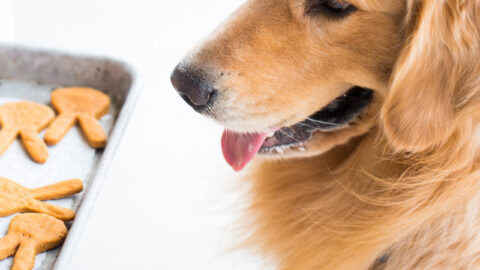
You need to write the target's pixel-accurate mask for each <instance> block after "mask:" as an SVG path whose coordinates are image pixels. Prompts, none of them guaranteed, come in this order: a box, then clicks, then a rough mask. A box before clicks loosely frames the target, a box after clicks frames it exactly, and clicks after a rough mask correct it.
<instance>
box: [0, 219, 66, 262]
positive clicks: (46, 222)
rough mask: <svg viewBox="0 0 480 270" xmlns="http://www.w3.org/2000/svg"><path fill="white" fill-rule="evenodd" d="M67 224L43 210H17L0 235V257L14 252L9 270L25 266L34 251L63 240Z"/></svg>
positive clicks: (34, 253) (47, 248) (59, 243)
mask: <svg viewBox="0 0 480 270" xmlns="http://www.w3.org/2000/svg"><path fill="white" fill-rule="evenodd" d="M66 235H67V227H66V226H65V224H64V223H63V221H61V220H59V219H56V218H54V217H51V216H49V215H45V214H20V215H17V216H15V217H14V218H13V219H12V221H11V222H10V226H9V227H8V233H7V235H6V236H5V237H3V238H1V239H0V260H3V259H5V258H7V257H10V256H13V255H15V257H14V259H13V266H12V268H11V269H12V270H29V269H32V268H33V266H34V265H35V255H37V254H38V253H42V252H45V251H47V250H50V249H52V248H55V247H57V246H59V245H61V244H62V243H63V240H64V239H65V237H66Z"/></svg>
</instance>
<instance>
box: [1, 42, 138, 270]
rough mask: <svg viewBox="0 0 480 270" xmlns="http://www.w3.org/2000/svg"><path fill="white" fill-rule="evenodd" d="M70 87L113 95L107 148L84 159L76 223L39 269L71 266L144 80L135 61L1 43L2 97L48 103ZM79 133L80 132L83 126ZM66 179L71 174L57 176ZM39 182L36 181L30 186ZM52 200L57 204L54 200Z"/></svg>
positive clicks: (74, 202)
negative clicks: (55, 92)
mask: <svg viewBox="0 0 480 270" xmlns="http://www.w3.org/2000/svg"><path fill="white" fill-rule="evenodd" d="M65 86H85V87H92V88H96V89H99V90H102V91H103V92H104V93H106V94H108V95H109V96H110V97H111V98H112V105H111V110H110V112H109V114H108V117H107V118H108V119H107V121H106V122H105V121H104V122H105V123H102V125H103V126H104V128H106V130H107V132H108V135H109V136H108V143H107V147H106V148H105V149H103V150H96V151H93V154H92V155H91V156H89V157H88V158H91V162H87V163H82V164H81V166H83V167H82V168H81V170H82V172H83V173H84V174H85V177H84V178H83V179H82V180H83V182H84V186H85V189H84V192H82V193H81V194H79V195H76V196H75V197H74V198H73V199H72V200H71V201H70V202H69V203H70V205H69V206H70V207H71V208H72V209H74V210H76V212H77V216H76V218H75V220H74V221H73V223H71V224H67V226H70V228H69V234H68V236H67V239H66V241H65V243H64V244H63V246H62V247H60V248H57V249H54V250H51V251H49V252H47V253H46V255H44V256H45V257H42V259H41V263H36V264H35V268H34V269H36V270H37V269H38V270H45V269H69V267H68V266H69V262H70V259H71V256H72V254H73V253H74V251H75V247H76V244H77V242H78V241H79V239H80V237H81V236H82V232H83V230H84V228H85V225H86V223H87V220H88V218H89V214H90V212H91V210H92V208H93V207H94V204H95V201H96V199H97V197H98V194H99V191H100V189H101V187H102V184H103V181H104V178H105V174H106V172H107V170H108V168H109V166H110V163H111V161H112V158H113V156H114V154H115V150H116V149H117V147H118V145H119V143H120V141H121V138H122V134H123V132H124V130H125V128H126V126H127V123H128V121H129V118H130V115H131V114H132V111H133V109H134V106H135V103H136V100H137V98H138V95H139V91H140V87H139V79H138V76H137V74H136V72H135V70H134V69H133V68H132V67H131V66H129V65H128V64H126V63H123V62H121V61H118V60H114V59H110V58H103V57H93V56H84V55H75V54H69V53H62V52H56V51H49V50H44V49H35V48H29V47H24V46H16V45H11V44H0V99H7V100H8V99H10V98H11V99H14V100H29V101H33V102H38V103H42V104H46V105H48V104H49V102H50V92H51V91H52V90H53V89H55V88H57V87H65ZM76 132H77V133H78V134H80V133H79V131H76ZM72 136H75V135H72ZM12 151H13V150H12ZM8 154H9V153H8V152H7V153H5V155H7V157H2V158H8ZM5 155H4V156H5ZM0 162H1V160H0ZM28 162H30V163H28ZM25 164H27V165H26V166H32V168H37V167H34V166H41V165H38V164H35V165H34V164H33V162H31V161H28V158H26V159H25ZM28 164H31V165H28ZM59 170H61V168H59ZM25 171H27V170H25ZM3 173H6V171H3ZM22 173H23V172H18V173H17V174H20V175H22ZM25 173H26V172H25ZM65 173H66V174H68V173H67V172H65ZM0 176H2V172H0ZM72 178H73V177H72ZM66 179H68V178H65V179H55V180H56V181H60V180H66ZM12 180H15V181H17V179H12ZM56 181H55V182H56ZM20 183H21V184H23V183H22V182H20ZM27 186H28V185H27ZM36 186H37V185H35V183H31V185H30V187H36ZM52 203H54V204H55V201H53V202H52ZM57 205H59V204H58V203H57ZM60 205H61V203H60ZM10 218H11V217H10ZM2 236H3V235H2ZM37 258H38V256H37ZM2 270H3V269H2Z"/></svg>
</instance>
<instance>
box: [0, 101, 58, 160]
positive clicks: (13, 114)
mask: <svg viewBox="0 0 480 270" xmlns="http://www.w3.org/2000/svg"><path fill="white" fill-rule="evenodd" d="M54 117H55V113H54V112H53V110H52V109H50V108H49V107H47V106H44V105H41V104H37V103H33V102H28V101H24V102H12V103H6V104H3V105H1V106H0V125H1V126H2V130H1V131H0V155H1V154H3V153H4V152H5V151H6V150H7V149H8V147H9V146H10V144H12V142H13V141H14V140H15V139H16V138H17V137H18V136H20V138H21V139H22V142H23V145H24V146H25V148H26V149H27V152H28V154H29V155H30V157H31V158H32V159H33V160H34V161H35V162H38V163H45V162H46V161H47V158H48V151H47V145H46V144H45V142H43V140H42V139H41V138H40V137H39V136H38V134H37V133H38V132H40V131H41V130H43V129H44V128H45V127H46V126H47V125H48V124H49V123H50V122H51V121H52V120H53V118H54Z"/></svg>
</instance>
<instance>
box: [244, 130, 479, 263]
mask: <svg viewBox="0 0 480 270" xmlns="http://www.w3.org/2000/svg"><path fill="white" fill-rule="evenodd" d="M452 136H453V137H452V139H451V140H449V143H450V144H449V145H444V146H442V145H440V146H438V147H436V148H435V149H434V150H432V151H431V152H425V153H422V154H415V155H414V154H405V153H402V154H392V153H389V151H390V149H389V147H387V145H388V143H387V142H386V140H385V139H384V137H383V135H382V133H381V131H380V130H379V129H374V130H372V131H371V132H369V133H368V134H367V135H366V136H364V137H363V138H361V139H356V140H353V141H352V142H350V143H348V144H345V145H342V146H338V147H336V148H334V149H333V150H331V151H329V152H328V153H326V154H324V155H321V156H318V157H315V158H310V159H301V160H289V161H282V162H272V161H264V162H261V163H260V164H258V166H259V168H257V169H256V170H255V174H254V176H253V177H252V179H253V184H252V187H253V193H252V194H253V201H252V206H251V208H250V212H251V214H252V216H253V217H254V219H253V224H252V226H253V227H254V228H255V231H254V233H253V237H252V242H253V243H258V241H259V240H261V246H260V247H261V248H262V250H263V251H264V252H266V253H268V254H271V255H272V256H273V257H274V258H277V259H278V260H279V264H280V265H281V267H282V268H281V269H289V270H303V269H305V270H307V269H345V270H348V269H368V268H371V267H373V265H374V264H375V261H376V260H377V259H378V258H380V257H382V256H383V255H384V254H385V253H388V261H386V262H385V261H384V260H383V261H382V262H383V263H380V264H377V265H376V266H375V267H376V268H375V269H380V268H381V269H396V270H397V269H471V267H472V266H473V264H474V263H478V264H479V265H480V259H479V258H477V257H478V254H479V253H478V252H480V248H479V247H480V245H479V243H480V213H479V211H478V205H479V203H480V196H479V191H480V181H478V179H479V177H480V171H479V170H478V169H479V165H480V164H479V163H478V155H477V153H478V151H477V150H478V146H477V143H476V140H475V138H473V136H475V132H474V128H473V127H472V125H468V124H466V125H464V126H463V127H462V128H461V129H458V132H456V133H454V134H453V135H452ZM465 136H472V138H465ZM462 142H464V143H463V145H462ZM452 144H453V145H452ZM360 157H361V158H360ZM440 168H441V169H440ZM445 168H447V169H445ZM451 254H456V255H455V256H451ZM460 254H461V256H457V255H460ZM469 256H470V257H469ZM466 257H467V258H466ZM475 258H476V260H477V261H475ZM476 266H478V265H476ZM445 267H447V268H445Z"/></svg>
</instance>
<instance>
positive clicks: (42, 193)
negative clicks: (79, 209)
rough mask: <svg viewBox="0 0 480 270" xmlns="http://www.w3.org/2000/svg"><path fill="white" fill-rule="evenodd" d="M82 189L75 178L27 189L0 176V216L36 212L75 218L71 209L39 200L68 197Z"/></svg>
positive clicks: (62, 217)
mask: <svg viewBox="0 0 480 270" xmlns="http://www.w3.org/2000/svg"><path fill="white" fill-rule="evenodd" d="M82 190H83V184H82V181H80V180H77V179H74V180H68V181H63V182H59V183H55V184H52V185H48V186H44V187H40V188H34V189H29V188H25V187H23V186H21V185H19V184H17V183H15V182H13V181H11V180H8V179H6V178H2V177H0V217H6V216H9V215H12V214H15V213H19V212H38V213H44V214H48V215H51V216H53V217H56V218H58V219H61V220H65V221H69V220H72V219H74V218H75V212H74V211H73V210H70V209H67V208H63V207H59V206H55V205H53V204H48V203H44V202H41V201H46V200H55V199H62V198H66V197H70V196H73V195H74V194H77V193H79V192H81V191H82Z"/></svg>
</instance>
